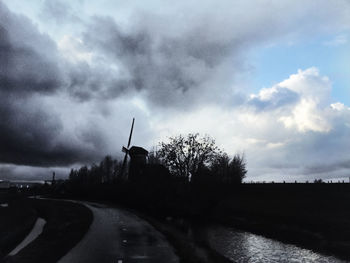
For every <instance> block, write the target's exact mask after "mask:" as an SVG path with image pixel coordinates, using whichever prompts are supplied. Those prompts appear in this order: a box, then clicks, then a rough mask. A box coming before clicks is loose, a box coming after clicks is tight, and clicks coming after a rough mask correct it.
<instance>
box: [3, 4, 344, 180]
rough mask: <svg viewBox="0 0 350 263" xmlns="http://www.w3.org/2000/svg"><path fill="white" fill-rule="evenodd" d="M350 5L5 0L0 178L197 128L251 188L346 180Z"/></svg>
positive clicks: (40, 174)
mask: <svg viewBox="0 0 350 263" xmlns="http://www.w3.org/2000/svg"><path fill="white" fill-rule="evenodd" d="M349 76H350V1H349V0H333V1H328V0H327V1H326V0H308V1H304V0H303V1H301V0H291V1H279V0H276V1H268V0H260V1H258V0H255V1H247V0H244V1H243V0H242V1H229V0H227V1H208V0H205V1H189V0H187V1H160V0H159V1H156V0H152V1H115V0H102V1H88V0H78V1H74V2H73V1H68V0H59V1H58V0H32V1H25V0H0V114H1V115H0V117H1V118H0V179H1V178H2V179H11V178H12V179H18V178H22V179H41V178H42V179H46V178H47V179H49V178H50V174H51V172H52V171H53V170H55V171H56V174H58V176H59V177H64V176H67V173H68V172H67V171H68V170H69V168H70V167H76V166H79V165H82V164H88V165H89V164H91V163H92V162H98V161H99V160H100V159H101V158H103V156H105V155H106V154H111V155H113V156H114V157H120V156H121V147H122V145H125V144H126V143H127V139H128V133H129V129H130V125H131V120H132V117H135V118H136V123H135V130H134V136H133V139H132V144H134V145H139V146H143V147H145V148H147V149H150V148H151V147H152V146H155V145H157V144H158V142H160V141H162V140H166V138H167V137H169V136H173V135H177V134H180V133H181V134H186V133H189V132H199V133H201V134H208V135H210V136H212V137H213V138H214V139H215V140H216V142H217V144H218V145H219V146H220V147H221V148H222V149H224V150H225V151H226V152H228V153H229V154H230V155H233V154H235V153H243V152H244V153H245V156H246V159H247V163H248V176H247V180H248V181H250V180H259V181H262V180H266V181H270V180H274V181H282V180H287V181H294V180H309V181H313V180H314V179H315V178H323V179H325V180H331V179H332V180H338V178H340V179H343V178H348V177H349V176H350V136H349V135H350V108H349V106H350V77H349Z"/></svg>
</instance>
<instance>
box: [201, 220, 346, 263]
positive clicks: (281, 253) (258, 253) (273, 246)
mask: <svg viewBox="0 0 350 263" xmlns="http://www.w3.org/2000/svg"><path fill="white" fill-rule="evenodd" d="M208 234H209V241H210V245H211V246H212V247H213V248H214V249H215V250H217V251H218V252H219V253H220V254H222V255H224V256H226V257H227V258H229V259H230V260H232V261H233V262H237V263H240V262H242V263H243V262H244V263H257V262H259V263H260V262H269V263H270V262H273V263H274V262H275V263H287V262H288V263H291V262H295V263H296V262H298V263H299V262H302V263H308V262H318V263H344V262H347V261H343V260H340V259H337V258H335V257H332V256H325V255H321V254H318V253H315V252H313V251H311V250H308V249H302V248H299V247H297V246H294V245H289V244H284V243H281V242H279V241H276V240H272V239H269V238H265V237H262V236H259V235H254V234H252V233H248V232H241V231H238V230H235V229H232V228H226V227H211V228H210V229H209V230H208Z"/></svg>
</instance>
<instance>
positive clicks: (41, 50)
mask: <svg viewBox="0 0 350 263" xmlns="http://www.w3.org/2000/svg"><path fill="white" fill-rule="evenodd" d="M0 66H1V67H0V114H1V115H0V116H1V118H0V131H1V134H0V145H1V147H0V162H1V163H14V164H26V165H39V166H48V165H67V164H71V163H75V162H79V161H91V160H93V159H94V158H95V159H96V156H99V152H98V150H96V147H89V145H91V143H92V141H93V140H95V141H94V142H93V144H95V145H97V144H98V145H103V143H102V139H101V138H100V137H101V136H99V134H98V133H97V132H96V134H93V132H91V131H90V133H91V134H92V135H90V136H87V135H84V134H87V132H85V131H84V130H82V131H81V136H80V137H79V138H78V139H79V141H74V142H73V143H71V142H69V141H68V140H67V138H65V139H63V138H62V137H64V136H63V134H62V133H63V123H62V121H61V119H60V117H59V116H58V115H57V114H56V113H54V112H53V111H52V109H51V107H50V106H49V105H46V104H43V105H41V103H42V101H41V99H40V96H50V95H53V94H55V93H57V91H59V90H62V89H64V88H65V85H64V83H65V81H64V76H63V73H62V71H61V69H60V59H59V56H58V53H57V48H56V45H55V44H54V42H53V41H52V40H51V39H50V38H49V37H48V36H46V35H42V34H40V33H38V30H37V29H36V27H35V26H34V25H33V24H32V23H31V21H30V20H28V19H27V18H25V17H23V16H20V15H15V14H13V13H11V12H10V11H9V10H8V9H7V8H6V7H5V6H4V5H3V4H1V3H0Z"/></svg>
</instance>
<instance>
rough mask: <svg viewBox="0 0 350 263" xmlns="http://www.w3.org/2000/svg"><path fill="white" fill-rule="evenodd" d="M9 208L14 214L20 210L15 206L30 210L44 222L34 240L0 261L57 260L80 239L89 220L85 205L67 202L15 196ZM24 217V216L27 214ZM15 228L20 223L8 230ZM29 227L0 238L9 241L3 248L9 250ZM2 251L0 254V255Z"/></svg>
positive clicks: (14, 262) (47, 261)
mask: <svg viewBox="0 0 350 263" xmlns="http://www.w3.org/2000/svg"><path fill="white" fill-rule="evenodd" d="M10 207H13V209H15V210H16V211H17V213H20V212H19V211H20V210H18V209H19V208H25V209H26V210H29V211H32V213H34V214H35V216H36V217H37V216H38V217H42V218H44V219H45V220H46V222H47V223H46V225H45V227H44V230H43V232H42V233H41V234H40V235H39V236H38V238H37V239H35V240H34V241H33V242H32V243H30V244H29V245H28V246H26V247H25V248H23V249H22V250H21V251H20V252H19V253H18V254H16V255H14V256H7V257H3V258H2V259H1V260H0V262H6V263H10V262H11V263H12V262H13V263H31V262H36V263H40V262H42V263H44V262H45V263H51V262H52V263H54V262H57V261H58V260H59V259H60V258H61V257H62V256H63V255H65V254H66V253H67V252H68V251H69V250H70V249H71V248H72V247H74V246H75V245H76V244H77V243H78V242H79V241H80V240H81V238H82V237H83V236H84V234H85V233H86V232H87V230H88V228H89V226H90V224H91V222H92V214H91V211H90V210H89V209H88V208H86V207H85V206H83V205H80V204H75V203H71V202H64V201H52V200H40V199H24V198H18V199H17V200H15V201H13V203H12V204H10ZM4 213H5V212H4ZM10 217H11V218H12V220H13V221H16V220H17V218H16V216H15V215H14V214H13V213H12V214H11V215H10ZM36 217H35V218H36ZM24 218H28V214H27V215H25V216H24ZM31 218H32V217H30V220H29V219H26V221H25V222H27V221H28V222H33V221H34V222H35V220H33V219H31ZM34 222H33V223H34ZM33 223H32V224H31V226H32V225H33ZM28 224H29V223H28ZM17 229H22V226H21V224H14V225H12V226H11V228H9V230H8V231H10V232H16V231H17ZM30 229H31V227H28V228H26V231H23V232H24V234H22V235H21V238H16V239H14V238H13V237H12V236H7V237H6V238H3V239H4V242H5V243H6V242H8V243H6V244H11V247H6V246H5V248H6V250H4V251H5V252H9V251H10V250H12V249H13V248H14V247H15V246H16V245H17V244H18V243H19V242H20V241H21V240H22V239H23V238H24V237H25V235H26V234H28V233H29V231H30ZM1 233H3V232H1ZM2 237H4V235H2ZM2 249H3V248H2ZM6 254H7V253H6ZM6 254H5V253H4V254H3V256H5V255H6Z"/></svg>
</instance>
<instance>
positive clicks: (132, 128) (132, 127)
mask: <svg viewBox="0 0 350 263" xmlns="http://www.w3.org/2000/svg"><path fill="white" fill-rule="evenodd" d="M134 122H135V118H132V124H131V130H130V136H129V141H128V147H127V148H128V149H129V147H130V142H131V136H132V131H133V130H134Z"/></svg>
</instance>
